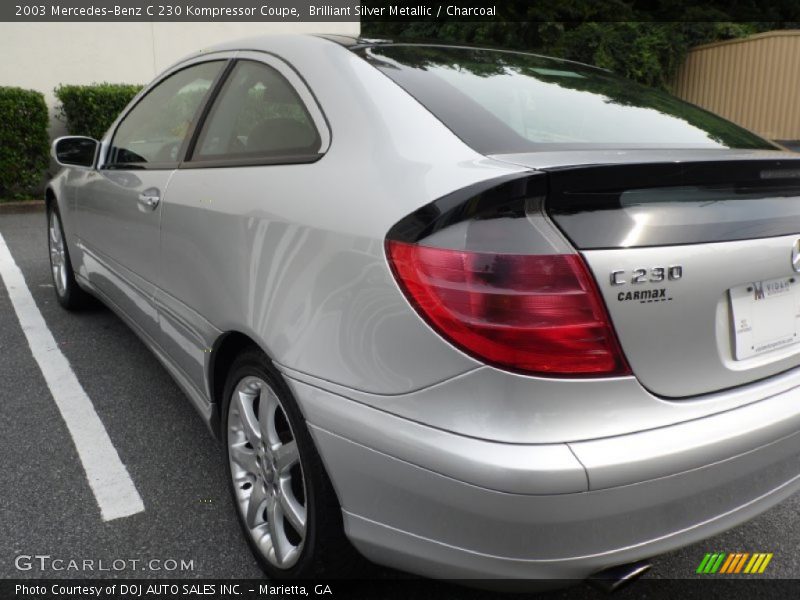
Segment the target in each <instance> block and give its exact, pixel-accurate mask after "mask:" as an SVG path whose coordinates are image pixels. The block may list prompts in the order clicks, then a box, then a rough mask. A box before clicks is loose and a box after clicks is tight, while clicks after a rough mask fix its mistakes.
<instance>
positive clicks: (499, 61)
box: [360, 44, 775, 154]
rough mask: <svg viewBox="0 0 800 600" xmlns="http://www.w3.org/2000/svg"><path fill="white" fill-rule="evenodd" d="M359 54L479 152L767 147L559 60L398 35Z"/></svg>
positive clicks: (726, 124)
mask: <svg viewBox="0 0 800 600" xmlns="http://www.w3.org/2000/svg"><path fill="white" fill-rule="evenodd" d="M360 53H361V55H362V56H363V57H364V58H365V59H366V60H368V61H369V62H370V63H371V64H373V65H374V66H375V67H377V68H378V69H380V70H381V71H382V72H383V73H385V74H386V75H388V76H389V77H390V78H391V79H393V80H394V81H395V82H396V83H397V84H399V85H400V86H401V87H403V88H404V89H405V90H406V91H407V92H409V93H410V94H411V95H412V96H414V97H415V98H416V99H417V100H419V102H421V103H422V104H423V105H424V106H425V107H426V108H427V109H428V110H430V111H431V112H432V113H433V114H434V115H436V117H438V118H439V119H440V120H441V121H442V122H443V123H444V124H445V125H447V127H449V128H450V129H451V130H452V131H453V132H454V133H455V134H456V135H457V136H459V137H460V138H461V139H462V140H463V141H464V142H466V143H467V144H469V145H470V146H472V147H473V148H474V149H475V150H477V151H478V152H481V153H482V154H505V153H512V152H532V151H536V150H549V149H555V148H572V147H575V148H589V147H592V148H595V147H614V148H711V149H713V148H748V149H750V148H756V149H762V148H763V149H775V146H773V145H772V144H770V143H769V142H767V141H765V140H763V139H762V138H760V137H758V136H757V135H755V134H753V133H750V132H749V131H747V130H745V129H742V128H741V127H739V126H737V125H734V124H733V123H731V122H730V121H726V120H725V119H722V118H720V117H718V116H716V115H714V114H712V113H710V112H708V111H705V110H703V109H701V108H698V107H696V106H694V105H692V104H688V103H686V102H683V101H682V100H679V99H678V98H675V97H674V96H670V95H669V94H667V93H664V92H661V91H659V90H655V89H652V88H648V87H645V86H642V85H638V84H636V83H633V82H632V81H628V80H626V79H623V78H621V77H617V76H616V75H613V74H612V73H609V72H607V71H604V70H601V69H596V68H593V67H588V66H583V65H579V64H576V63H571V62H569V61H562V60H558V59H552V58H545V57H540V56H534V55H530V54H520V53H515V52H502V51H497V50H480V49H473V48H453V47H440V46H418V45H403V44H396V45H387V46H373V47H368V48H365V49H362V50H360Z"/></svg>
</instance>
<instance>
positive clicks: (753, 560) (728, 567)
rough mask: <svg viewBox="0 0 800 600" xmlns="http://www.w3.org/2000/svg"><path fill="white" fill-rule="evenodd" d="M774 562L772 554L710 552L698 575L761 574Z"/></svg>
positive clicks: (705, 557)
mask: <svg viewBox="0 0 800 600" xmlns="http://www.w3.org/2000/svg"><path fill="white" fill-rule="evenodd" d="M771 560H772V552H769V553H767V552H754V553H752V554H750V553H749V552H727V553H726V552H713V553H712V552H709V553H707V554H706V555H705V556H704V557H703V560H701V561H700V566H699V567H697V571H696V572H697V573H702V574H704V575H713V574H715V573H725V574H729V575H730V574H736V573H747V574H751V575H753V574H760V573H763V572H764V571H765V570H766V569H767V565H768V564H769V562H770V561H771Z"/></svg>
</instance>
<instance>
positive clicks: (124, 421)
mask: <svg viewBox="0 0 800 600" xmlns="http://www.w3.org/2000/svg"><path fill="white" fill-rule="evenodd" d="M0 234H2V236H3V238H4V239H5V241H6V243H7V245H8V247H9V249H10V251H11V254H12V256H13V259H14V261H15V262H16V264H17V265H18V266H19V268H20V269H21V270H22V273H23V275H24V277H25V280H26V283H27V286H28V288H29V290H30V292H31V294H32V295H33V298H34V300H35V303H36V305H37V307H38V309H39V311H40V312H41V314H42V316H43V317H44V320H45V322H46V325H47V327H48V328H49V329H50V331H51V332H52V335H53V337H54V338H55V340H56V342H57V344H58V347H59V348H60V350H61V352H62V353H63V354H64V356H65V357H66V358H67V360H68V361H69V363H70V365H71V367H72V370H73V371H74V373H75V375H76V376H77V378H78V380H79V382H80V384H81V385H82V386H83V388H84V390H85V391H86V393H87V395H88V396H89V398H90V399H91V401H92V404H93V405H94V408H95V411H96V412H97V415H98V416H99V418H100V420H101V421H102V423H103V425H104V426H105V428H106V430H107V432H108V436H109V438H110V440H111V442H112V443H113V446H114V447H115V448H116V450H117V452H118V454H119V457H120V459H121V460H122V462H123V463H124V465H125V466H126V467H127V469H128V472H129V474H130V477H131V479H132V481H133V482H134V484H135V486H136V489H137V490H138V492H139V494H140V495H141V497H142V500H143V503H144V507H145V510H144V511H143V512H139V513H137V514H133V515H131V516H128V517H125V518H120V519H115V520H111V521H103V520H102V518H101V514H100V509H99V508H98V505H97V502H96V501H95V498H94V496H93V494H92V489H91V488H90V486H89V484H88V482H87V480H86V476H85V474H84V472H83V469H82V466H81V462H80V459H79V456H78V453H77V451H76V448H75V444H74V443H73V440H72V438H71V436H70V433H69V430H68V429H67V427H66V425H65V422H64V420H63V419H62V417H61V415H60V413H59V411H58V408H57V407H56V404H55V403H54V400H53V398H52V396H51V393H50V390H49V388H48V386H47V384H46V383H45V380H44V378H43V375H42V373H41V371H40V369H39V367H38V365H37V364H36V362H35V361H34V359H33V357H32V354H31V350H30V347H29V346H28V343H27V340H26V338H25V335H24V334H23V331H22V329H21V327H20V324H19V321H18V320H17V317H16V314H15V312H14V310H13V307H12V305H11V302H10V300H9V296H8V292H7V290H6V287H5V284H4V283H2V282H0V456H1V457H2V463H0V465H2V466H1V467H0V578H20V577H24V578H62V577H70V578H105V577H109V576H113V577H137V578H142V577H146V578H174V577H188V578H246V579H253V578H261V577H263V575H262V573H261V571H260V570H259V568H258V566H257V564H256V562H255V560H254V559H253V558H252V556H251V554H250V552H249V549H248V547H247V545H246V543H245V541H244V538H243V537H242V535H241V533H240V529H239V526H238V523H237V521H236V517H235V514H234V508H233V506H232V504H231V500H230V498H229V494H228V490H227V487H226V485H227V484H226V480H225V478H226V465H225V464H224V462H223V458H222V451H221V448H220V446H219V444H218V443H217V442H216V441H215V440H214V439H213V438H212V437H211V434H210V433H209V431H208V430H207V428H206V427H205V425H204V424H203V422H202V421H201V419H200V417H199V416H198V415H197V414H196V413H195V411H194V409H193V408H192V406H191V405H190V403H189V401H188V400H187V399H186V398H185V397H184V395H183V393H182V392H181V391H180V389H179V388H178V386H177V385H176V384H175V383H174V382H173V380H172V379H171V377H170V376H169V375H168V374H167V372H166V371H165V370H164V369H163V368H162V367H161V365H160V364H159V362H158V361H157V360H156V358H155V357H154V356H153V355H152V354H151V353H150V351H149V350H147V348H146V347H145V346H144V345H143V344H142V343H141V342H140V341H139V339H138V338H137V337H136V335H135V334H134V333H133V332H132V331H130V330H129V329H128V327H127V326H126V325H125V324H124V323H123V322H122V321H121V320H120V319H119V318H117V317H116V316H115V315H114V314H113V313H112V312H111V311H109V310H108V309H106V308H104V307H102V306H99V305H98V306H97V307H95V308H92V309H90V310H86V311H82V312H79V313H69V312H66V311H64V310H63V309H62V308H61V307H60V306H59V305H58V303H57V302H56V299H55V296H54V291H53V287H52V282H51V278H50V271H49V266H48V256H47V243H46V234H45V216H44V213H43V212H42V211H41V210H38V211H33V212H21V213H11V212H6V211H3V210H2V209H0ZM799 544H800V497H798V496H794V497H792V498H790V499H789V500H787V501H785V502H783V503H782V504H780V505H779V506H777V507H775V508H773V509H772V510H770V511H769V512H767V513H765V514H764V515H762V516H760V517H759V518H757V519H755V520H753V521H750V522H749V523H746V524H744V525H742V526H740V527H737V528H735V529H733V530H731V531H729V532H727V533H725V534H722V535H720V536H717V537H715V538H712V539H709V540H705V541H703V542H701V543H698V544H696V545H694V546H691V547H688V548H685V549H682V550H680V551H677V552H673V553H671V554H668V555H664V556H659V557H655V558H654V559H653V568H652V569H651V571H650V572H649V573H648V574H647V575H646V576H645V581H642V582H641V583H637V584H634V585H633V586H632V587H630V588H628V590H627V591H624V592H622V593H620V594H619V595H617V596H616V597H618V598H634V597H640V596H644V595H646V596H647V597H675V595H676V594H682V593H683V592H682V590H700V588H699V587H698V585H704V586H707V582H708V581H709V578H710V577H712V576H708V575H704V576H702V575H696V574H695V570H696V569H697V566H698V564H699V563H700V561H701V560H702V558H703V556H704V555H705V553H707V552H718V551H723V552H771V553H773V554H774V557H773V559H772V561H771V563H770V564H769V567H768V569H767V570H766V572H765V573H764V574H763V575H759V576H757V577H758V578H759V579H762V580H767V579H776V578H777V579H794V578H798V579H800V555H799V554H798V545H799ZM28 556H30V557H34V556H48V557H50V558H47V559H34V558H30V559H28V558H24V557H28ZM20 557H23V558H20ZM59 559H60V560H62V561H63V562H61V563H57V562H54V561H56V560H59ZM70 560H76V561H79V564H80V565H81V568H80V569H79V570H74V569H69V568H65V567H66V566H67V565H68V564H69V562H68V561H70ZM87 560H90V561H93V563H92V565H93V567H92V568H89V569H86V568H85V567H86V562H85V561H87ZM115 561H116V562H115ZM121 561H122V562H121ZM101 562H102V564H103V566H105V567H106V568H109V567H111V566H112V565H113V568H110V570H107V571H100V570H99V566H100V564H101ZM55 566H59V567H62V568H61V569H57V568H55ZM376 573H377V575H376V576H379V577H382V578H383V579H384V580H378V581H376V582H375V583H374V587H372V588H370V590H371V593H370V596H372V597H391V596H392V594H391V590H392V589H393V586H392V583H391V581H386V579H389V580H390V579H391V577H390V576H389V577H387V575H386V573H385V572H378V571H376ZM715 577H721V576H715ZM732 577H733V578H735V576H732ZM693 578H694V579H697V578H701V579H703V578H704V579H705V580H706V582H705V583H701V584H697V583H692V582H690V581H686V580H689V579H693ZM647 579H661V580H672V581H669V582H662V583H658V582H648V581H646V580H647ZM752 579H753V577H750V580H751V581H752ZM719 580H720V579H716V580H715V581H719ZM432 585H433V584H432ZM637 586H638V587H637ZM434 587H435V589H437V590H438V592H437V594H436V597H449V598H462V597H463V598H476V597H491V596H493V595H494V594H490V593H477V592H472V591H469V590H465V589H462V588H459V587H448V586H444V587H442V586H434ZM432 589H434V588H433V587H432ZM720 589H721V588H720ZM736 589H740V590H744V589H745V588H743V587H739V588H736ZM703 590H704V592H703V595H704V597H713V596H714V595H713V594H711V595H709V593H708V592H709V590H708V589H706V588H703ZM645 592H646V593H645ZM684 595H686V594H684ZM733 595H736V594H733ZM755 595H758V594H756V593H755V592H754V591H753V589H752V588H751V589H750V591H749V592H748V593H747V595H746V596H742V597H754V596H755ZM725 596H726V597H730V596H731V594H730V593H727V592H726V593H725ZM554 597H559V598H579V597H597V598H602V597H603V596H602V595H600V594H598V593H595V592H593V591H589V590H588V588H586V587H585V586H579V587H577V588H574V589H572V590H568V591H565V592H559V593H557V594H555V595H554ZM764 597H766V596H764Z"/></svg>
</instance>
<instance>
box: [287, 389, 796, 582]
mask: <svg viewBox="0 0 800 600" xmlns="http://www.w3.org/2000/svg"><path fill="white" fill-rule="evenodd" d="M291 384H292V387H293V388H294V391H295V393H296V395H297V398H298V400H299V401H300V404H301V407H302V409H303V411H304V414H305V415H306V417H307V419H308V422H309V425H310V428H311V431H312V435H313V436H314V438H315V441H316V443H317V446H318V449H319V451H320V454H321V455H322V458H323V460H324V462H325V464H326V466H327V468H328V471H329V474H330V476H331V479H332V481H333V484H334V486H335V488H336V490H337V493H338V495H339V499H340V501H341V503H342V508H343V512H344V520H345V526H346V530H347V533H348V535H349V537H350V538H351V540H352V541H353V543H354V544H355V545H356V546H357V547H358V548H359V549H360V550H361V551H362V552H363V553H364V554H365V555H366V556H368V557H369V558H371V559H372V560H374V561H376V562H380V563H383V564H387V565H390V566H393V567H396V568H400V569H404V570H408V571H411V572H414V573H419V574H424V575H429V576H435V577H445V578H459V579H460V578H498V577H501V578H515V579H581V578H584V577H586V576H588V575H589V574H591V573H593V572H595V571H598V570H600V569H603V568H606V567H609V566H613V565H617V564H622V563H626V562H631V561H634V560H639V559H643V558H648V557H651V556H654V555H657V554H660V553H663V552H666V551H669V550H671V549H674V548H677V547H680V546H684V545H687V544H690V543H693V542H695V541H698V540H701V539H703V538H706V537H709V536H711V535H714V534H716V533H718V532H721V531H724V530H726V529H728V528H730V527H733V526H735V525H737V524H739V523H741V522H743V521H745V520H747V519H749V518H752V517H753V516H755V515H757V514H759V513H760V512H762V511H764V510H766V509H767V508H769V507H771V506H772V505H774V504H776V503H777V502H779V501H781V500H783V499H784V498H786V497H787V496H789V495H791V494H792V493H794V492H795V491H796V490H797V489H798V488H800V433H798V432H800V390H798V389H793V390H790V391H788V392H784V393H782V394H779V395H776V396H773V397H771V398H767V399H764V400H762V401H760V402H756V403H753V404H750V405H747V406H745V407H741V408H738V409H734V410H730V411H727V412H724V413H721V414H717V415H713V416H709V417H705V418H703V419H696V420H693V421H688V422H685V423H680V424H677V425H674V426H670V427H664V428H660V429H655V430H651V431H644V432H639V433H635V434H630V435H625V436H617V437H610V438H605V439H599V440H592V441H584V442H578V443H574V444H566V443H565V444H541V445H517V444H500V443H495V442H488V441H482V440H477V439H474V438H466V437H464V436H460V435H456V434H452V433H448V432H445V431H442V430H437V429H433V428H430V427H426V426H424V425H421V424H419V423H415V422H412V421H409V420H406V419H402V418H399V417H396V416H393V415H390V414H388V413H385V412H382V411H379V410H376V409H374V408H369V407H366V406H364V405H362V404H359V403H356V402H353V401H351V400H348V399H346V398H344V397H342V396H338V395H335V394H332V393H331V392H328V391H324V390H321V389H318V388H315V387H312V386H310V385H307V384H305V383H300V382H297V381H293V382H291ZM679 575H681V574H676V576H679Z"/></svg>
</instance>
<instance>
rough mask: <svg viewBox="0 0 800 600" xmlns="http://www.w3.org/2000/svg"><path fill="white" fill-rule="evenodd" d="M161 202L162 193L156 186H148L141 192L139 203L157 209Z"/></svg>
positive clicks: (150, 208) (149, 208)
mask: <svg viewBox="0 0 800 600" xmlns="http://www.w3.org/2000/svg"><path fill="white" fill-rule="evenodd" d="M159 202H161V193H160V192H159V191H158V190H157V189H156V188H148V189H146V190H145V191H143V192H142V193H141V194H139V205H140V206H143V207H144V208H146V209H148V210H155V209H156V207H157V206H158V203H159Z"/></svg>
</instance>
